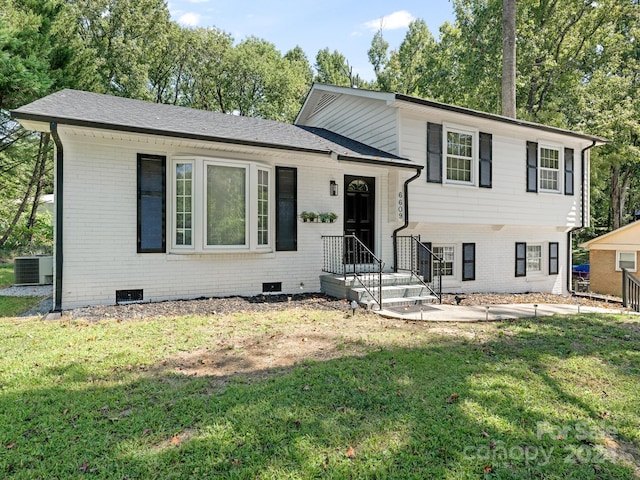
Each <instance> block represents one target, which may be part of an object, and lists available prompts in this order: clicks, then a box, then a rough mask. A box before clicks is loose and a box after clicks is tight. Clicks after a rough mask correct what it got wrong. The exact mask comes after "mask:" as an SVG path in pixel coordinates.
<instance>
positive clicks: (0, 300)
mask: <svg viewBox="0 0 640 480" xmlns="http://www.w3.org/2000/svg"><path fill="white" fill-rule="evenodd" d="M11 285H13V264H12V263H5V264H1V265H0V289H2V288H5V287H9V286H11ZM40 300H42V297H4V296H1V295H0V318H2V317H13V316H15V315H19V314H21V313H22V312H26V311H27V310H29V309H30V308H31V307H34V306H36V305H37V304H38V302H40Z"/></svg>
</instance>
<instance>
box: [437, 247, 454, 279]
mask: <svg viewBox="0 0 640 480" xmlns="http://www.w3.org/2000/svg"><path fill="white" fill-rule="evenodd" d="M440 248H450V249H451V250H452V254H453V259H452V260H451V275H444V274H443V275H442V280H443V281H444V280H453V279H456V278H457V269H456V245H454V244H439V245H433V253H434V254H435V255H437V256H439V257H441V256H440V255H438V254H437V253H436V249H440ZM437 265H438V262H436V261H434V262H433V276H434V277H435V276H437V273H436V268H437Z"/></svg>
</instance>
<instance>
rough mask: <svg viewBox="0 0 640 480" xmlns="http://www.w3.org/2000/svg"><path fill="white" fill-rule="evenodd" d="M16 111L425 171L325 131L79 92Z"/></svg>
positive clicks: (67, 121)
mask: <svg viewBox="0 0 640 480" xmlns="http://www.w3.org/2000/svg"><path fill="white" fill-rule="evenodd" d="M11 113H12V115H13V116H14V118H16V119H18V120H20V119H24V120H32V121H45V122H56V123H58V124H64V125H75V126H86V127H93V128H103V129H107V130H118V131H126V132H136V133H146V134H151V135H166V136H171V137H178V138H187V139H195V140H205V141H216V142H224V143H235V144H243V145H252V146H259V147H267V148H283V149H288V150H298V151H306V152H318V153H324V154H330V153H335V154H336V155H337V156H338V158H339V159H343V160H354V161H366V162H371V163H380V164H388V165H397V166H401V167H414V168H421V166H420V165H417V164H415V163H413V162H412V161H411V160H409V159H406V158H402V157H398V156H396V155H393V154H391V153H388V152H384V151H382V150H378V149H376V148H373V147H371V146H368V145H364V144H362V143H360V142H356V141H354V140H351V139H349V138H346V137H343V136H341V135H338V134H335V133H333V132H330V131H328V130H325V129H320V128H311V127H302V126H297V125H292V124H288V123H283V122H277V121H273V120H264V119H260V118H251V117H242V116H237V115H228V114H223V113H218V112H209V111H206V110H197V109H193V108H187V107H177V106H174V105H165V104H161V103H152V102H145V101H141V100H133V99H129V98H123V97H114V96H111V95H103V94H99V93H90V92H83V91H79V90H69V89H67V90H61V91H59V92H56V93H53V94H51V95H48V96H46V97H44V98H41V99H39V100H36V101H34V102H32V103H29V104H27V105H24V106H22V107H20V108H18V109H16V110H14V111H12V112H11Z"/></svg>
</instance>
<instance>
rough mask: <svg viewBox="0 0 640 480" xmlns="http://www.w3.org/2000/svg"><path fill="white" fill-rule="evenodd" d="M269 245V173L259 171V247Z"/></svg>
mask: <svg viewBox="0 0 640 480" xmlns="http://www.w3.org/2000/svg"><path fill="white" fill-rule="evenodd" d="M268 244H269V172H267V171H266V170H258V245H268Z"/></svg>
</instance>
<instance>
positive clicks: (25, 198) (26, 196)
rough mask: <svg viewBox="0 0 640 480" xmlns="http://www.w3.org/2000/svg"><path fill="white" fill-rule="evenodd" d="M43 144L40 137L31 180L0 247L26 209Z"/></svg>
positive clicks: (34, 182) (36, 175)
mask: <svg viewBox="0 0 640 480" xmlns="http://www.w3.org/2000/svg"><path fill="white" fill-rule="evenodd" d="M43 144H44V138H43V136H42V135H41V136H40V147H39V148H38V155H37V157H36V161H35V163H34V165H33V173H32V174H31V178H29V184H28V185H27V189H26V191H25V192H24V196H23V197H22V201H21V202H20V207H19V208H18V211H17V212H16V214H15V215H14V216H13V219H12V220H11V223H10V224H9V226H8V227H7V230H6V232H4V235H2V238H0V247H2V246H3V245H4V244H5V243H6V242H7V239H8V238H9V236H10V235H11V233H13V230H14V228H15V227H16V225H17V224H18V221H19V220H20V217H21V216H22V213H23V212H24V210H25V208H26V207H27V203H28V202H29V197H31V190H33V187H34V185H35V184H36V182H37V181H38V172H39V167H40V161H39V160H40V155H41V152H42V151H43Z"/></svg>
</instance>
